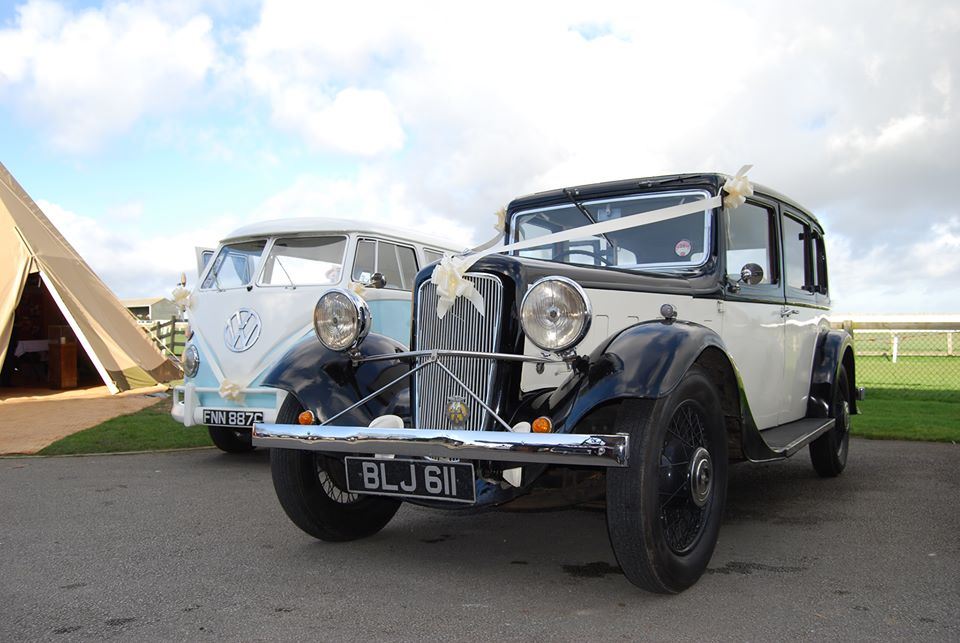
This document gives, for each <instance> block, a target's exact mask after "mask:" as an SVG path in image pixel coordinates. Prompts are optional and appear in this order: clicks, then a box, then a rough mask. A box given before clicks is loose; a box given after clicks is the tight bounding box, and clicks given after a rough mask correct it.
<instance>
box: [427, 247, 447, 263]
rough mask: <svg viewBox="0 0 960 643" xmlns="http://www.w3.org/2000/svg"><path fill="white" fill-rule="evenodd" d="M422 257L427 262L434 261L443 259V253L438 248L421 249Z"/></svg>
mask: <svg viewBox="0 0 960 643" xmlns="http://www.w3.org/2000/svg"><path fill="white" fill-rule="evenodd" d="M423 259H424V261H426V262H427V263H436V262H438V261H440V260H441V259H443V253H442V252H440V251H439V250H431V249H430V248H424V249H423Z"/></svg>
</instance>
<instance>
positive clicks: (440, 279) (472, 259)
mask: <svg viewBox="0 0 960 643" xmlns="http://www.w3.org/2000/svg"><path fill="white" fill-rule="evenodd" d="M752 167H753V166H752V165H744V166H743V167H741V168H740V171H738V172H737V173H736V175H735V176H733V177H730V178H728V179H727V180H726V182H725V183H724V185H723V188H722V191H723V192H726V193H727V196H726V197H723V198H722V199H721V197H720V196H719V195H717V196H715V197H712V198H709V199H706V200H702V201H693V202H691V203H683V204H680V205H673V206H670V207H667V208H661V209H659V210H652V211H650V212H641V213H640V214H633V215H630V216H628V217H622V218H620V219H611V220H609V221H601V222H600V223H592V224H590V225H585V226H580V227H579V228H570V229H569V230H563V231H561V232H556V233H554V234H548V235H544V236H542V237H536V238H534V239H528V240H526V241H518V242H517V243H511V244H508V245H504V246H497V247H493V246H494V245H495V242H496V240H497V239H499V237H495V238H494V239H492V240H491V241H488V242H487V243H484V244H483V245H481V246H478V247H477V248H474V249H473V250H470V251H467V252H466V253H464V254H460V255H453V254H445V255H444V256H443V259H441V260H440V263H438V264H437V266H436V267H435V268H434V269H433V275H432V276H431V277H430V281H431V282H432V283H433V284H434V285H436V287H437V317H439V318H440V319H443V318H444V316H445V315H446V314H447V311H449V310H450V308H451V307H452V306H453V304H454V303H455V302H456V300H457V297H466V298H467V300H468V301H469V302H470V303H471V304H473V306H474V308H476V309H477V312H479V313H480V314H481V315H483V297H482V296H481V295H480V293H479V292H477V289H476V288H474V287H473V284H472V283H470V282H469V281H468V280H467V279H465V278H464V275H465V274H466V272H467V271H468V270H469V269H470V267H471V266H472V265H473V264H475V263H476V262H477V261H479V260H480V259H481V258H483V257H486V256H488V255H492V254H499V253H501V252H513V251H516V250H526V249H528V248H537V247H540V246H545V245H549V244H553V243H561V242H563V241H575V240H577V239H583V238H585V237H593V236H596V235H600V234H606V233H609V232H617V231H619V230H627V229H629V228H636V227H639V226H642V225H648V224H651V223H657V222H659V221H667V220H669V219H675V218H677V217H682V216H686V215H688V214H693V213H695V212H702V211H703V210H708V209H712V208H718V207H720V206H721V205H723V206H724V207H726V208H727V209H728V210H733V209H735V208H737V207H739V206H740V205H742V204H743V202H744V201H745V200H746V197H748V196H751V195H753V186H752V185H751V184H750V181H749V180H748V179H747V172H749V171H750V168H752ZM504 216H505V211H504V210H500V211H498V212H497V217H498V221H497V224H498V225H497V228H498V230H500V233H501V235H502V233H503V229H504V228H503V227H502V226H504V225H505V219H504Z"/></svg>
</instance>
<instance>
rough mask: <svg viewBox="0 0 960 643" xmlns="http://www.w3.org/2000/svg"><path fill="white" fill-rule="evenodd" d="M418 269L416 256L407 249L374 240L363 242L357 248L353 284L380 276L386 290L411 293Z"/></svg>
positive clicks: (408, 247) (364, 240)
mask: <svg viewBox="0 0 960 643" xmlns="http://www.w3.org/2000/svg"><path fill="white" fill-rule="evenodd" d="M417 269H418V268H417V255H416V252H415V251H414V249H413V248H411V247H410V246H401V245H398V244H395V243H390V242H389V241H380V240H374V239H363V240H361V241H360V242H359V243H358V244H357V256H356V259H355V260H354V262H353V280H354V281H359V282H361V283H366V282H368V281H370V278H371V277H373V273H375V272H379V273H380V274H382V275H383V277H384V279H386V281H387V285H386V288H389V289H391V290H413V280H414V278H415V277H416V275H417Z"/></svg>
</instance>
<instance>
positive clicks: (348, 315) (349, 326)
mask: <svg viewBox="0 0 960 643" xmlns="http://www.w3.org/2000/svg"><path fill="white" fill-rule="evenodd" d="M372 320H373V317H372V315H371V314H370V308H368V307H367V302H365V301H364V300H363V299H361V298H360V297H358V296H357V295H355V294H354V293H352V292H350V291H349V290H343V289H342V288H333V289H331V290H328V291H327V292H325V293H323V295H322V296H321V297H320V299H318V300H317V305H316V306H315V307H314V309H313V329H314V330H315V331H316V332H317V338H318V339H319V340H320V343H322V344H323V345H324V346H326V347H327V348H329V349H330V350H332V351H345V350H349V349H351V348H355V347H356V346H359V345H360V342H362V341H363V339H364V337H366V336H367V333H369V332H370V322H371V321H372Z"/></svg>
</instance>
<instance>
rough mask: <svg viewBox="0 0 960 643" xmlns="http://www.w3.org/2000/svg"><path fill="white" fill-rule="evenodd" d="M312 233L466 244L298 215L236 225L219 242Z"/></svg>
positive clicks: (438, 244)
mask: <svg viewBox="0 0 960 643" xmlns="http://www.w3.org/2000/svg"><path fill="white" fill-rule="evenodd" d="M313 232H323V233H328V232H342V233H348V232H356V233H359V234H371V235H376V236H381V237H390V238H392V239H396V240H399V241H412V242H414V243H419V244H421V245H424V246H427V247H431V248H437V249H441V250H453V251H460V250H463V249H465V248H467V246H468V245H469V244H467V243H466V242H464V243H463V244H456V243H452V242H451V241H449V240H446V239H441V238H439V237H434V236H431V235H428V234H423V233H420V232H416V231H414V230H404V229H402V228H395V227H393V226H388V225H382V224H380V223H373V222H369V221H351V220H349V219H335V218H329V217H298V218H290V219H271V220H269V221H258V222H256V223H250V224H248V225H245V226H242V227H240V228H237V229H236V230H234V231H233V232H231V233H229V234H228V235H227V236H225V237H224V238H223V239H221V240H220V243H227V242H231V241H240V240H242V239H250V238H254V237H271V236H278V235H299V234H305V233H313Z"/></svg>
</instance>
